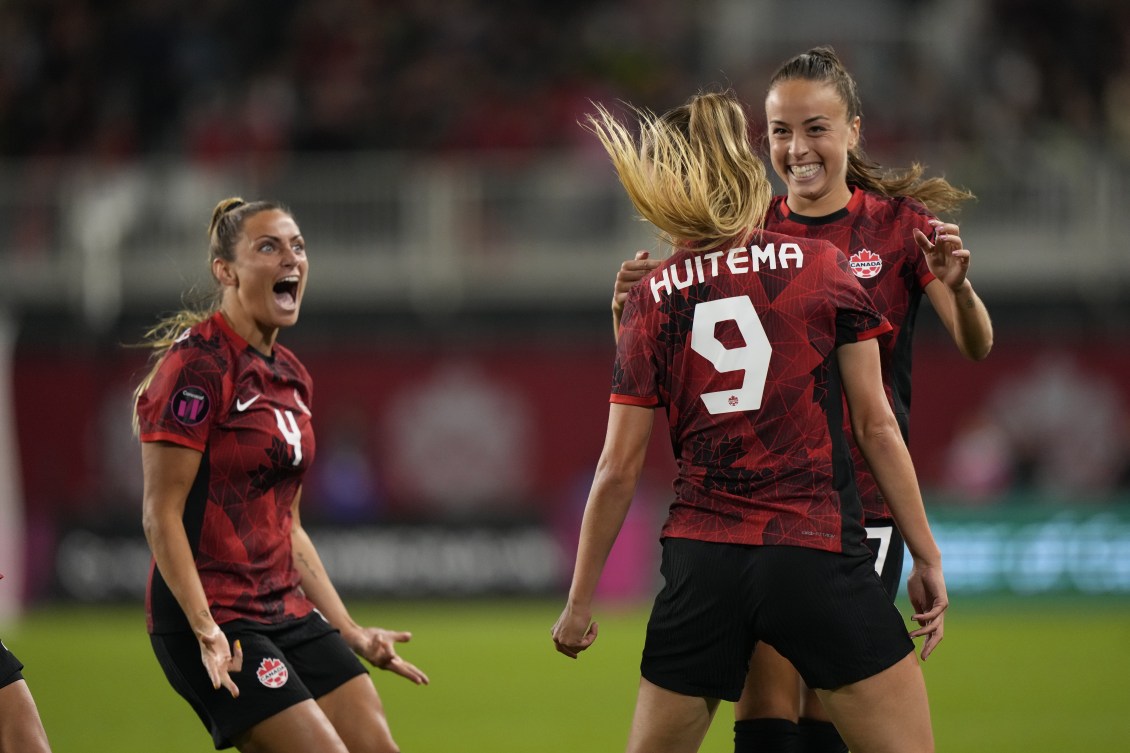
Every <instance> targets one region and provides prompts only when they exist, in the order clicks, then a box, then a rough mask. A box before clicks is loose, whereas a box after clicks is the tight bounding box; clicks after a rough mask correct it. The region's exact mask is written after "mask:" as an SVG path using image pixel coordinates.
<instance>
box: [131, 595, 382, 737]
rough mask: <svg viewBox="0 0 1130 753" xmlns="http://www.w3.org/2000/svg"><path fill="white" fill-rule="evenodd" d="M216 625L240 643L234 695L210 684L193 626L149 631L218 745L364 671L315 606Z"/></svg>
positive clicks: (172, 677)
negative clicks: (299, 613)
mask: <svg viewBox="0 0 1130 753" xmlns="http://www.w3.org/2000/svg"><path fill="white" fill-rule="evenodd" d="M220 629H221V630H223V631H224V634H225V635H227V637H228V640H229V641H231V642H232V643H233V644H234V642H235V641H236V640H237V639H238V640H239V642H240V645H241V646H242V648H243V669H242V670H241V671H239V672H233V673H232V679H233V680H234V681H235V684H236V686H238V687H239V698H232V697H231V694H230V693H229V692H228V691H227V689H226V688H223V687H220V689H219V690H216V689H215V688H213V687H212V681H211V680H209V679H208V672H207V670H205V669H204V664H203V662H201V661H200V644H199V643H198V642H197V640H196V636H195V635H194V634H192V633H185V632H181V633H165V634H155V635H151V636H150V637H149V638H150V642H151V643H152V645H153V652H154V653H155V654H156V655H157V661H158V662H159V663H160V664H161V668H162V669H163V670H165V676H166V677H167V678H168V679H169V683H170V684H171V685H172V686H173V689H174V690H176V691H177V692H178V693H180V694H181V695H182V696H183V697H184V698H185V700H187V701H188V702H189V704H190V705H191V706H192V708H193V710H194V711H196V714H197V715H198V716H199V717H200V720H201V721H202V722H204V726H205V727H207V728H208V731H209V732H211V733H212V740H213V742H215V744H216V749H217V750H219V749H221V748H230V747H231V746H232V745H233V743H232V740H233V739H234V738H235V737H238V736H239V735H240V734H241V733H243V732H245V731H246V730H248V729H251V728H252V727H254V726H255V725H256V724H258V723H259V722H261V721H263V720H264V719H267V718H268V717H271V716H274V715H275V714H277V713H279V712H280V711H283V710H284V709H287V708H290V707H291V706H293V705H295V704H297V703H301V702H302V701H305V700H308V699H311V698H313V699H317V698H320V697H321V696H323V695H325V694H326V693H329V692H330V691H331V690H334V689H335V688H337V687H340V686H341V685H344V684H345V683H346V682H348V681H349V680H351V679H353V678H354V677H356V676H357V675H363V674H366V672H367V670H366V669H365V667H364V666H363V665H362V664H361V661H360V660H359V659H358V658H357V656H356V655H355V654H354V653H353V651H351V650H350V648H349V646H347V645H346V643H345V640H344V639H343V638H342V637H341V633H339V632H338V631H337V629H336V628H334V627H333V626H331V625H330V624H329V623H328V622H326V620H325V619H324V618H323V617H322V616H321V614H319V613H318V612H313V613H311V614H310V615H308V616H306V617H304V618H302V619H300V620H290V621H287V622H283V623H280V624H278V625H262V624H259V623H255V622H250V621H247V620H237V621H235V622H230V623H226V624H223V625H221V626H220Z"/></svg>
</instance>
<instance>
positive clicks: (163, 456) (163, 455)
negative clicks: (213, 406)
mask: <svg viewBox="0 0 1130 753" xmlns="http://www.w3.org/2000/svg"><path fill="white" fill-rule="evenodd" d="M200 458H201V453H200V452H198V451H196V450H192V449H189V448H187V447H181V446H180V445H175V444H172V443H168V442H143V443H142V445H141V466H142V474H143V478H144V491H143V496H142V505H141V509H142V527H143V529H144V530H145V539H146V541H148V542H149V549H150V550H151V551H152V552H153V558H154V560H156V562H157V569H158V570H160V571H161V577H162V578H164V579H165V583H166V584H168V586H169V590H170V591H172V594H173V596H174V597H175V598H176V600H177V604H179V605H180V608H181V609H182V610H183V611H184V614H185V616H186V617H187V618H188V624H189V626H190V627H191V628H192V631H193V633H195V634H196V639H197V640H198V641H199V642H200V656H201V661H202V662H203V663H204V666H205V668H206V669H207V670H208V676H209V677H210V678H211V680H212V687H214V688H216V689H219V688H220V686H221V685H222V686H223V687H225V688H227V690H228V692H229V693H231V694H232V696H233V697H235V696H238V695H239V689H238V688H237V687H236V685H235V682H234V681H233V680H232V679H231V675H230V674H229V673H230V672H238V671H239V670H240V667H241V665H242V658H243V656H242V653H241V651H240V650H239V646H238V645H237V646H236V651H235V655H234V656H233V655H232V652H231V647H230V646H229V645H228V640H227V636H225V635H224V634H223V632H222V631H221V630H220V627H219V625H217V624H216V621H215V620H214V619H212V612H211V610H210V609H209V607H208V597H207V596H205V594H204V587H203V586H202V585H201V583H200V575H199V573H197V571H196V561H195V559H194V558H193V555H192V548H191V547H190V546H189V543H188V534H187V533H185V529H184V507H185V503H186V502H187V501H188V492H189V490H190V489H191V488H192V483H193V481H194V480H195V478H196V473H197V471H198V470H199V469H200Z"/></svg>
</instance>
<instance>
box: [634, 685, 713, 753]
mask: <svg viewBox="0 0 1130 753" xmlns="http://www.w3.org/2000/svg"><path fill="white" fill-rule="evenodd" d="M717 710H718V699H716V698H700V697H698V696H690V695H683V694H682V693H676V692H674V691H672V690H667V689H665V688H661V687H659V686H658V685H655V684H654V683H651V682H649V681H648V680H647V679H645V678H642V677H641V678H640V689H639V694H638V696H637V697H636V710H635V713H634V714H633V715H632V730H631V733H630V734H629V736H628V748H627V753H694V751H697V750H698V749H699V746H700V745H702V741H703V739H704V738H705V737H706V731H707V730H708V729H709V728H710V722H711V720H712V719H713V718H714V712H715V711H717Z"/></svg>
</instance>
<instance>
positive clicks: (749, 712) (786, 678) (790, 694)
mask: <svg viewBox="0 0 1130 753" xmlns="http://www.w3.org/2000/svg"><path fill="white" fill-rule="evenodd" d="M800 688H801V680H800V675H799V674H798V673H797V671H796V669H795V668H794V667H793V665H792V664H790V663H789V660H788V659H786V658H785V657H783V656H781V655H780V654H779V653H777V649H775V648H773V647H772V646H770V645H769V644H768V643H765V642H761V643H758V644H757V648H755V649H754V651H753V656H751V657H750V660H749V671H748V672H747V673H746V679H745V687H744V688H742V697H741V698H740V699H738V702H737V703H736V704H734V718H735V719H738V720H742V719H790V720H792V721H794V722H795V721H796V720H797V719H798V718H799V716H800Z"/></svg>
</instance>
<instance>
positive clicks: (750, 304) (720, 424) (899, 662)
mask: <svg viewBox="0 0 1130 753" xmlns="http://www.w3.org/2000/svg"><path fill="white" fill-rule="evenodd" d="M638 115H639V134H638V137H633V135H632V133H633V131H632V130H630V129H629V128H627V127H626V126H624V125H623V124H621V123H619V122H618V121H617V120H616V119H615V118H614V117H613V116H611V115H610V114H609V113H608V112H607V111H605V110H603V109H601V110H599V111H598V114H597V115H595V116H593V117H592V118H591V119H590V124H591V126H592V128H593V129H594V131H595V132H596V133H597V135H598V136H599V137H600V139H601V142H602V144H604V146H605V148H606V150H607V151H608V153H609V154H610V156H611V157H612V161H613V164H614V166H615V168H616V171H617V173H618V175H619V178H620V181H621V182H622V184H623V185H624V186H625V189H626V190H627V192H628V195H629V197H630V198H631V199H632V201H633V203H634V204H635V206H636V208H637V209H638V210H639V211H640V213H641V214H642V215H643V217H644V218H645V219H647V220H649V221H650V222H651V223H652V224H654V225H655V226H656V227H657V228H658V229H659V230H661V231H662V232H663V233H664V234H665V235H666V236H667V237H668V238H669V240H670V241H671V243H672V245H673V246H674V249H675V253H674V254H673V256H672V257H671V258H669V259H667V260H665V261H664V262H662V263H661V264H660V265H659V267H658V268H657V269H656V270H655V271H654V272H653V273H652V274H651V275H650V276H649V277H648V278H647V279H646V280H645V281H644V282H643V283H641V284H639V285H636V286H635V287H633V288H632V289H631V291H630V292H629V293H628V296H627V300H626V302H625V305H624V310H623V319H622V322H621V323H620V328H619V340H618V343H617V355H616V364H615V367H614V371H613V387H612V397H611V403H612V405H611V408H610V412H609V419H608V428H607V433H606V437H605V445H604V449H603V450H602V452H601V456H600V460H599V461H598V463H597V469H596V474H595V477H594V481H593V485H592V489H591V491H590V493H589V498H588V502H587V504H586V509H585V514H584V518H583V521H582V524H581V533H580V543H579V547H578V552H577V559H576V564H575V567H574V573H573V580H572V584H571V586H570V589H569V597H568V601H567V603H566V606H565V609H564V610H563V612H562V614H561V616H560V617H559V618H558V620H557V622H556V623H555V625H554V626H553V629H552V637H553V640H554V643H555V645H556V647H557V650H558V651H560V652H561V653H564V654H565V655H567V656H570V657H574V658H576V657H577V656H578V655H579V654H580V652H582V651H584V650H586V649H587V648H588V647H589V646H590V645H592V643H593V641H595V640H596V638H597V634H598V625H597V623H596V622H594V621H593V619H592V600H593V594H594V592H595V589H596V585H597V582H598V580H599V577H600V573H601V570H602V568H603V566H604V562H605V560H606V558H607V555H608V553H609V551H610V549H611V547H612V545H613V543H614V541H615V539H616V536H617V533H618V531H619V529H620V526H621V524H622V523H623V520H624V517H625V515H626V513H627V510H628V507H629V505H630V504H631V500H632V495H633V493H634V490H635V487H636V483H637V482H638V479H639V475H640V473H641V471H642V468H643V463H644V456H645V454H646V450H647V447H648V444H649V437H650V433H651V429H652V422H653V416H654V412H655V409H656V408H658V407H660V406H662V407H663V408H665V410H666V412H667V417H668V423H669V428H670V434H671V443H672V448H673V450H674V453H675V456H676V460H677V464H678V469H679V471H678V477H677V478H676V480H675V484H674V488H675V501H674V502H673V504H672V505H671V508H670V512H669V515H668V518H667V521H666V523H665V524H664V526H663V531H662V534H661V538H662V544H663V554H662V573H663V575H664V578H665V583H664V586H663V589H662V590H661V592H660V593H659V595H658V596H657V597H656V600H655V604H654V606H653V609H652V614H651V618H650V620H649V623H648V628H647V636H646V639H645V644H644V650H643V660H642V662H641V675H642V677H641V680H640V689H639V695H638V698H637V702H636V711H635V715H634V719H633V722H632V727H631V732H630V736H629V742H628V748H627V749H628V751H629V753H642V752H643V751H648V752H649V753H655V752H657V751H659V752H662V751H671V752H672V753H674V752H676V751H694V750H697V749H698V746H699V745H700V744H701V742H702V739H703V737H704V735H705V734H706V730H707V728H708V726H709V724H710V721H711V719H712V717H713V714H714V712H715V711H716V709H717V706H718V702H719V699H727V700H731V701H736V700H738V698H739V696H740V695H741V692H742V688H743V686H744V682H745V677H746V667H747V664H748V659H749V656H750V653H751V651H752V650H753V648H754V646H755V645H756V644H758V642H761V643H763V644H768V645H772V646H773V647H774V648H775V649H776V650H777V651H778V652H780V653H781V654H782V655H783V656H784V657H786V658H787V659H788V660H789V661H790V662H791V663H792V665H793V666H795V667H796V668H797V669H798V670H799V672H800V674H801V676H802V677H803V678H804V680H805V682H806V683H807V684H808V685H809V686H810V687H813V688H816V689H817V693H818V694H819V696H820V698H821V700H822V701H823V703H824V705H825V707H826V709H827V710H828V713H829V714H830V716H831V717H832V719H833V721H834V722H835V723H836V724H837V725H838V727H839V729H840V730H841V732H842V734H843V736H844V738H845V739H846V740H847V741H848V743H849V744H850V745H851V747H852V750H853V751H855V752H856V753H869V752H873V751H902V752H903V753H913V752H915V751H932V750H933V733H932V730H931V724H930V713H929V703H928V701H927V697H926V689H925V684H924V682H923V678H922V673H921V670H920V668H919V666H918V662H917V659H916V657H915V655H914V644H913V642H912V638H916V637H920V636H924V637H925V641H924V644H923V648H922V650H923V652H924V653H927V654H928V653H929V652H930V651H932V650H933V647H934V646H935V645H936V643H937V641H938V640H940V639H941V637H942V631H943V624H944V611H945V609H946V608H947V606H948V600H947V597H946V591H945V584H944V579H943V577H942V570H941V555H940V553H939V551H938V548H937V545H936V543H935V542H934V539H933V536H932V534H931V533H930V529H929V525H928V523H927V520H926V516H925V511H924V509H923V506H922V498H921V495H920V492H919V489H918V484H917V479H916V477H915V472H914V468H913V465H912V463H911V460H910V455H909V453H908V452H907V450H906V445H905V444H904V442H903V440H902V436H901V434H900V432H899V428H898V424H897V422H896V420H895V417H894V414H893V412H892V410H891V406H890V404H889V403H888V402H887V396H886V393H885V392H884V390H883V386H882V379H881V376H880V364H879V347H878V344H877V343H876V341H875V340H876V338H877V337H879V336H881V335H883V334H885V333H887V332H889V331H890V328H891V325H890V324H889V323H888V322H887V321H886V320H885V319H884V318H883V317H882V316H881V315H880V314H879V313H878V312H877V311H876V310H875V308H874V307H873V305H872V304H871V302H870V300H869V299H868V297H867V295H866V293H865V292H864V291H863V289H862V287H861V286H860V285H859V284H858V283H857V282H856V281H855V279H854V278H853V277H852V275H851V273H850V271H849V267H848V265H847V261H846V259H845V258H844V256H843V255H842V254H841V253H840V252H839V251H838V250H837V249H836V247H835V246H833V245H832V244H831V243H829V242H826V241H817V240H804V239H796V238H792V237H790V236H786V235H781V234H779V233H773V232H768V231H764V230H761V229H760V225H761V223H762V221H763V219H764V217H765V214H766V211H767V209H768V206H769V202H770V198H771V187H770V185H769V182H768V180H767V178H766V175H765V169H764V166H763V165H762V163H761V161H760V160H759V159H758V158H757V156H756V155H755V154H754V150H753V148H752V146H751V145H750V143H749V136H748V125H747V121H746V118H745V114H744V112H743V110H742V107H741V105H740V104H739V103H738V102H737V100H736V99H735V98H734V97H733V95H732V93H726V94H710V93H707V94H699V95H696V96H695V97H692V98H691V100H690V101H689V102H688V103H687V104H685V105H683V106H682V107H679V108H676V109H675V110H673V111H671V112H669V113H667V114H666V115H664V116H663V117H660V118H657V117H655V116H653V115H650V114H649V113H646V112H642V111H641V112H639V113H638ZM841 382H842V393H841ZM842 395H846V398H847V405H848V407H849V411H850V418H851V423H852V427H853V429H854V434H855V437H856V442H857V444H858V445H859V448H860V450H861V451H862V453H863V455H864V457H865V458H866V459H867V461H868V462H869V463H870V464H871V467H872V469H873V472H874V475H875V478H876V481H877V483H878V485H879V488H880V489H881V490H882V492H883V494H884V496H885V497H886V499H887V500H888V501H889V504H890V507H891V511H892V514H893V516H894V520H895V521H896V523H897V525H898V527H899V529H900V531H901V532H902V535H903V536H904V537H905V539H906V543H907V546H908V547H909V549H910V554H911V557H912V560H913V569H912V572H911V576H910V579H909V582H908V591H909V595H910V599H911V602H912V604H913V605H914V607H915V610H916V614H915V615H914V616H913V619H914V620H915V621H917V622H918V624H919V628H918V629H916V630H915V631H913V632H911V633H909V634H908V633H907V631H906V629H905V627H904V625H903V621H902V618H901V617H900V615H899V613H898V610H897V609H895V607H894V605H893V604H892V603H891V600H890V598H889V596H888V595H887V592H886V591H885V589H884V588H883V585H882V583H881V582H880V581H879V579H878V578H877V577H876V575H875V572H874V570H873V567H872V556H871V553H870V551H869V549H868V548H867V546H866V544H865V541H864V538H865V535H864V529H863V525H862V522H861V521H862V511H861V509H860V502H859V496H858V492H857V490H856V488H855V484H854V474H853V473H852V462H851V458H850V452H849V449H848V447H847V444H846V439H845V436H844V433H843V416H842V407H843V397H842Z"/></svg>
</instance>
